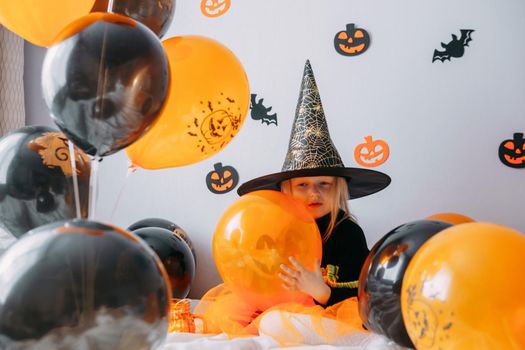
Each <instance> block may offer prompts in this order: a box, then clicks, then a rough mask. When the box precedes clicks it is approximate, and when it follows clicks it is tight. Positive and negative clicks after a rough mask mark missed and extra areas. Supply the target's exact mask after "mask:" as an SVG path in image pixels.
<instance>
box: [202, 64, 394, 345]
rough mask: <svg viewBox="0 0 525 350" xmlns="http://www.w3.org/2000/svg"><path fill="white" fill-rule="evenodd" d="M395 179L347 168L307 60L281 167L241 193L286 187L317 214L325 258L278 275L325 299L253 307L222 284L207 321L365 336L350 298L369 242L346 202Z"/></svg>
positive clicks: (290, 334)
mask: <svg viewBox="0 0 525 350" xmlns="http://www.w3.org/2000/svg"><path fill="white" fill-rule="evenodd" d="M389 183H390V177H388V176H387V175H385V174H383V173H380V172H378V171H373V170H369V169H359V168H347V167H345V166H344V164H343V162H342V160H341V157H340V156H339V153H338V152H337V149H336V148H335V146H334V144H333V143H332V140H331V138H330V134H329V131H328V126H327V123H326V120H325V116H324V112H323V108H322V106H321V98H320V96H319V91H318V89H317V85H316V83H315V79H314V76H313V72H312V68H311V66H310V62H309V61H307V62H306V66H305V70H304V76H303V81H302V84H301V92H300V95H299V102H298V106H297V110H296V116H295V120H294V123H293V127H292V133H291V135H290V143H289V146H288V153H287V155H286V158H285V161H284V164H283V167H282V170H281V172H279V173H274V174H270V175H266V176H262V177H259V178H256V179H253V180H251V181H248V182H246V183H244V184H242V185H241V186H240V187H239V188H238V190H237V193H238V194H239V195H244V194H246V193H249V192H252V191H257V190H263V189H265V190H268V189H270V190H277V191H282V192H284V193H285V194H288V195H290V196H292V197H294V198H296V199H298V200H299V201H301V202H303V204H305V205H306V208H307V209H308V210H309V212H310V213H311V214H312V215H313V216H314V218H315V219H316V222H317V225H318V228H319V231H320V233H321V236H322V237H321V238H322V240H323V257H322V261H320V262H318V264H317V266H316V268H315V269H314V271H309V270H307V269H305V268H304V267H303V266H301V264H299V263H298V262H297V261H296V260H295V259H294V257H290V258H289V261H290V264H289V265H284V264H283V265H281V272H280V273H279V277H280V278H281V279H282V281H283V287H284V288H286V289H290V290H300V291H302V292H304V293H306V294H309V295H310V296H312V298H313V299H314V301H315V302H316V303H317V304H318V305H315V306H304V305H300V304H293V303H291V304H285V305H277V306H275V307H274V308H271V309H269V310H253V307H252V306H250V305H246V304H245V303H243V301H242V300H239V299H238V298H236V297H235V296H234V295H233V294H232V293H231V292H230V291H229V290H228V289H227V288H224V287H219V288H218V287H216V288H214V289H212V290H211V291H210V292H208V293H207V294H206V296H205V297H204V299H206V300H210V301H212V302H213V304H212V306H210V308H209V309H208V310H207V311H206V312H207V315H208V317H207V320H209V321H208V324H211V325H213V327H214V330H216V331H217V332H221V331H222V332H226V333H229V334H230V335H243V334H244V335H246V334H266V335H270V336H272V337H273V338H274V339H276V340H277V341H279V342H280V343H281V344H283V345H293V344H300V343H323V342H331V339H335V338H338V337H339V335H340V334H358V333H359V331H356V330H358V329H359V328H360V326H361V322H360V320H359V316H358V315H357V303H356V302H355V298H351V297H353V296H356V294H357V289H356V287H357V282H356V280H357V279H358V278H359V273H360V270H361V267H362V265H363V263H364V260H365V258H366V257H367V255H368V247H367V245H366V240H365V237H364V234H363V230H361V228H360V227H359V225H357V223H355V220H354V218H353V217H352V216H351V214H350V212H349V210H348V204H347V202H348V200H349V199H354V198H359V197H363V196H366V195H369V194H372V193H375V192H378V191H380V190H382V189H384V188H385V187H386V186H388V184H389ZM297 239H300V237H298V238H297ZM321 267H322V268H323V269H325V271H326V277H324V276H323V272H322V269H321ZM325 280H326V282H325ZM347 300H351V302H347ZM225 311H227V315H225ZM261 311H262V314H261V313H260V312H261ZM340 320H341V322H339V321H340ZM356 322H357V323H356ZM348 327H349V328H348ZM341 332H342V333H341ZM310 335H314V336H315V337H317V338H315V339H313V340H309V341H307V340H305V336H310Z"/></svg>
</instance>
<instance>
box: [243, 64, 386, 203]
mask: <svg viewBox="0 0 525 350" xmlns="http://www.w3.org/2000/svg"><path fill="white" fill-rule="evenodd" d="M304 176H338V177H343V178H345V179H347V181H348V191H349V196H350V197H349V198H350V199H355V198H360V197H364V196H367V195H369V194H372V193H375V192H378V191H381V190H382V189H384V188H385V187H387V186H388V185H389V184H390V181H391V180H390V177H389V176H388V175H386V174H384V173H381V172H379V171H375V170H370V169H363V168H347V167H345V166H344V164H343V161H342V160H341V156H340V155H339V152H337V149H336V148H335V146H334V144H333V142H332V139H331V138H330V133H329V131H328V125H327V123H326V118H325V115H324V111H323V106H322V104H321V96H320V95H319V89H318V88H317V84H316V82H315V78H314V73H313V71H312V67H311V66H310V61H309V60H307V61H306V64H305V67H304V73H303V81H302V83H301V91H300V93H299V100H298V102H297V109H296V111H295V120H294V123H293V127H292V132H291V134H290V143H289V145H288V152H287V153H286V157H285V160H284V164H283V167H282V170H281V172H279V173H274V174H270V175H265V176H261V177H258V178H255V179H253V180H250V181H248V182H246V183H244V184H242V185H241V186H240V187H239V188H238V189H237V193H238V194H239V195H241V196H242V195H243V194H246V193H249V192H252V191H257V190H280V183H281V182H282V181H284V180H288V179H291V178H294V177H304Z"/></svg>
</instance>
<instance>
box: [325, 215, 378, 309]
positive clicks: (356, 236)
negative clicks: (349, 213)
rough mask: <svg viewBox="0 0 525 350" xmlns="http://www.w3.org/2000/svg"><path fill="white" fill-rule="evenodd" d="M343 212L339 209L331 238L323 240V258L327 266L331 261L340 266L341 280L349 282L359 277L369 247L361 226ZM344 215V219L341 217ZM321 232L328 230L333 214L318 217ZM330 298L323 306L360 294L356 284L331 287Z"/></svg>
mask: <svg viewBox="0 0 525 350" xmlns="http://www.w3.org/2000/svg"><path fill="white" fill-rule="evenodd" d="M343 217H344V212H343V211H340V212H339V214H338V216H337V221H336V223H337V222H339V223H338V224H337V225H336V226H335V228H334V230H333V231H332V235H331V236H330V238H329V239H328V240H327V241H326V242H325V243H323V259H322V262H321V267H324V268H326V266H327V265H328V264H330V265H335V266H339V273H338V275H339V279H338V281H339V282H350V281H356V280H358V279H359V273H360V272H361V267H362V266H363V264H364V262H365V259H366V257H367V256H368V253H369V250H368V246H367V244H366V238H365V235H364V233H363V230H362V229H361V227H360V226H359V225H358V224H356V223H355V222H353V221H352V220H350V219H349V218H344V219H342V218H343ZM341 219H342V220H341ZM315 221H316V222H317V226H318V227H319V231H320V232H321V235H323V234H324V232H326V229H327V228H328V225H329V223H330V214H327V215H325V216H323V217H320V218H318V219H316V220H315ZM330 289H331V294H330V299H328V302H327V303H326V305H324V306H330V305H333V304H336V303H338V302H340V301H343V300H345V299H347V298H350V297H354V296H357V289H356V288H332V287H330Z"/></svg>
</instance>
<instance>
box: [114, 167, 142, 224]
mask: <svg viewBox="0 0 525 350" xmlns="http://www.w3.org/2000/svg"><path fill="white" fill-rule="evenodd" d="M137 169H138V167H137V166H136V165H133V164H130V165H129V166H128V171H127V172H126V178H125V179H124V183H123V184H122V186H121V187H120V191H119V193H118V196H117V201H116V202H115V205H114V206H113V210H111V215H110V216H109V222H113V217H114V216H115V212H116V211H117V208H118V206H119V204H120V201H121V200H122V195H123V194H124V189H125V188H126V185H127V184H128V181H129V180H128V179H129V176H130V174H131V173H134V172H135V171H137Z"/></svg>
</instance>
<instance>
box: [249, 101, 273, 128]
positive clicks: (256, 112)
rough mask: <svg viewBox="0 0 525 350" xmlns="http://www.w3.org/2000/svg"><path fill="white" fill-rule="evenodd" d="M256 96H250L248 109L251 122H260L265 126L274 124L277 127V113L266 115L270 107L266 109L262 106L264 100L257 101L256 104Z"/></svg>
mask: <svg viewBox="0 0 525 350" xmlns="http://www.w3.org/2000/svg"><path fill="white" fill-rule="evenodd" d="M256 98H257V94H251V104H250V109H251V110H252V111H251V113H250V115H251V117H252V119H253V120H260V121H261V123H266V124H267V125H270V124H275V125H277V113H274V114H268V112H270V111H271V110H272V107H268V108H266V107H265V106H264V105H263V101H264V98H261V99H259V102H256Z"/></svg>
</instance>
